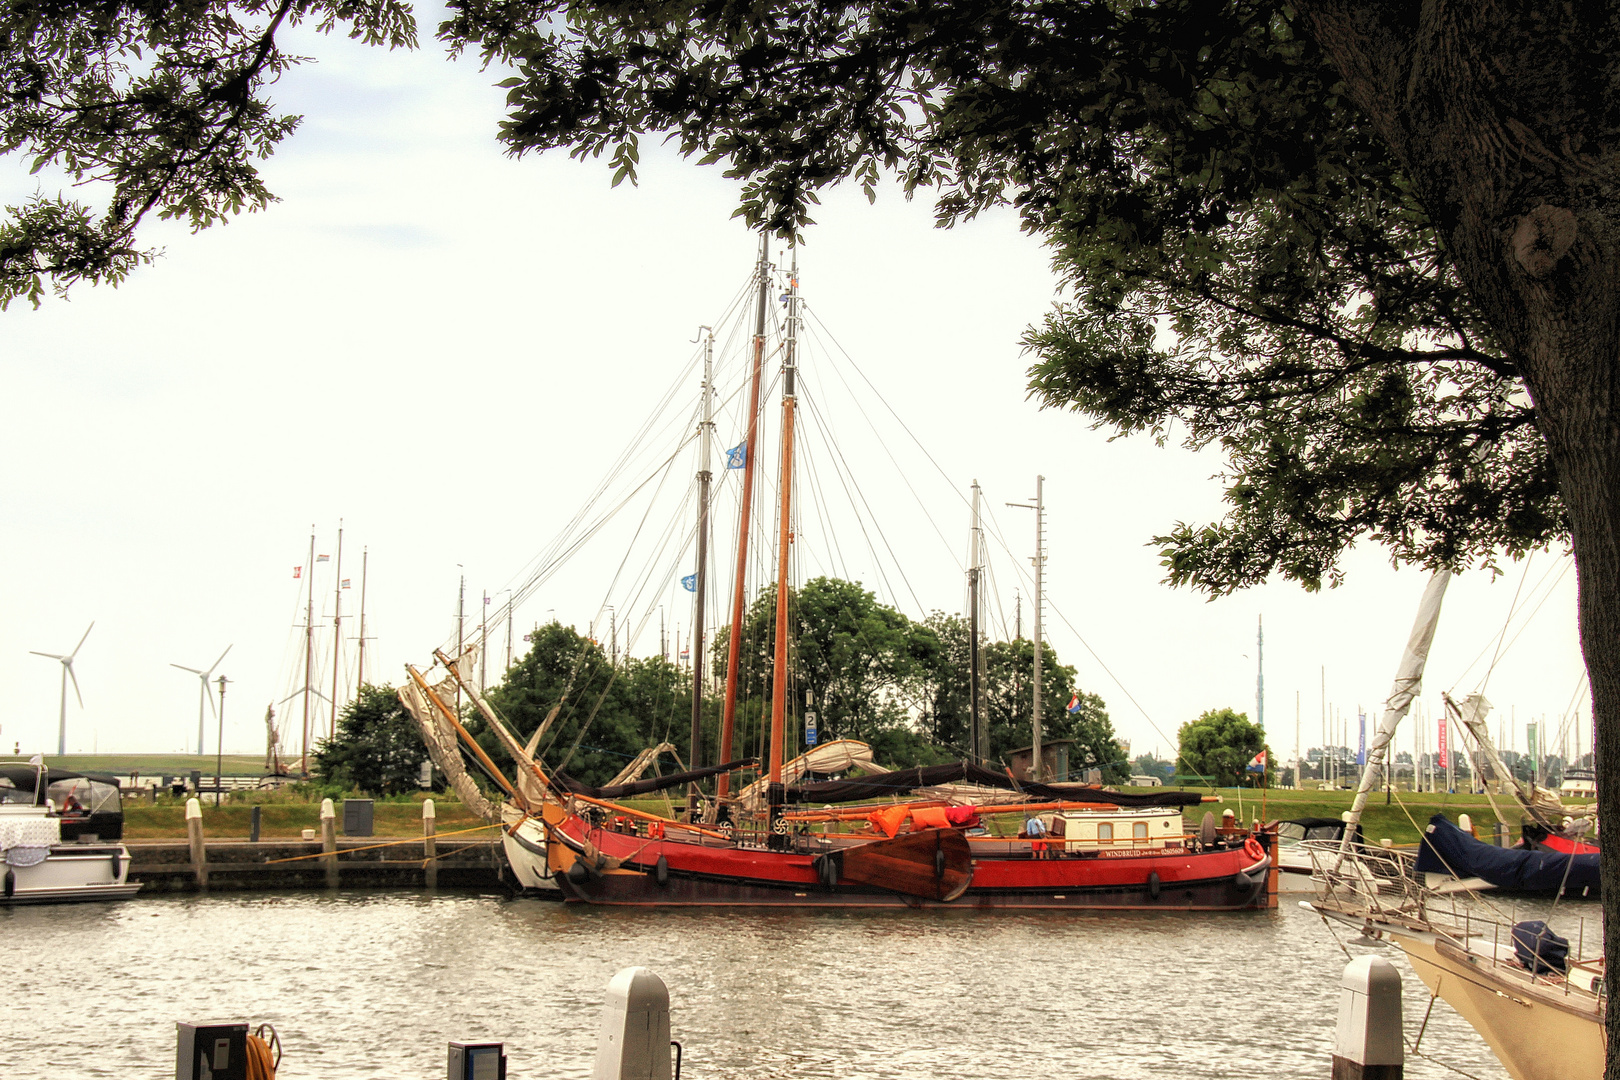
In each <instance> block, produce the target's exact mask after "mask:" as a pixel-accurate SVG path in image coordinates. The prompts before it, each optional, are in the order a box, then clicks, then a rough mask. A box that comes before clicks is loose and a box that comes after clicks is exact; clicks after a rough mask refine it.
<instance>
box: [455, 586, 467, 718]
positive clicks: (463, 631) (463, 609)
mask: <svg viewBox="0 0 1620 1080" xmlns="http://www.w3.org/2000/svg"><path fill="white" fill-rule="evenodd" d="M466 637H467V575H466V574H462V575H461V583H460V584H459V585H457V586H456V664H457V665H458V669H457V670H459V665H460V663H461V654H462V652H463V651H464V650H465V649H466V647H467V642H466ZM456 715H457V716H458V717H459V716H460V715H461V680H460V679H457V680H456Z"/></svg>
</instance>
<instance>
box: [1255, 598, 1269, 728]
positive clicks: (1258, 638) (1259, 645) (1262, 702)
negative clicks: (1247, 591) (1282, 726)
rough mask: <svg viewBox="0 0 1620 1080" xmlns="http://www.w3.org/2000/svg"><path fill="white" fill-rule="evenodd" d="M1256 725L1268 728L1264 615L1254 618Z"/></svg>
mask: <svg viewBox="0 0 1620 1080" xmlns="http://www.w3.org/2000/svg"><path fill="white" fill-rule="evenodd" d="M1254 655H1255V662H1254V723H1255V726H1256V727H1258V728H1260V730H1262V731H1264V730H1265V727H1266V623H1265V616H1264V615H1256V616H1255V617H1254Z"/></svg>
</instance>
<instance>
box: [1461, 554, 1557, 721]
mask: <svg viewBox="0 0 1620 1080" xmlns="http://www.w3.org/2000/svg"><path fill="white" fill-rule="evenodd" d="M1530 554H1531V555H1534V554H1535V553H1534V552H1531V553H1530ZM1562 562H1564V560H1560V561H1559V562H1557V563H1554V564H1553V565H1552V566H1549V567H1548V568H1547V570H1546V572H1545V573H1543V574H1542V575H1541V579H1540V580H1539V581H1537V582H1536V585H1535V588H1533V589H1531V590H1530V592H1531V595H1532V596H1533V595H1535V594H1536V593H1538V592H1540V591H1541V587H1542V586H1543V585H1544V584H1546V582H1547V577H1548V576H1549V575H1550V574H1552V572H1553V571H1554V570H1556V569H1558V568H1559V565H1560V563H1562ZM1529 576H1530V557H1529V556H1526V557H1525V568H1524V574H1523V575H1522V576H1521V577H1520V578H1519V588H1520V589H1522V588H1523V587H1524V582H1525V580H1526V579H1527V578H1528V577H1529ZM1559 577H1560V580H1562V577H1563V575H1562V574H1560V575H1559ZM1553 585H1554V587H1556V586H1557V582H1554V583H1553ZM1518 595H1519V594H1518V590H1515V591H1514V594H1513V596H1514V605H1512V606H1510V607H1509V608H1508V614H1507V619H1506V622H1507V623H1511V622H1512V621H1513V617H1514V616H1515V615H1516V614H1517V601H1518ZM1527 602H1528V601H1527ZM1502 632H1503V633H1504V634H1505V633H1506V632H1507V627H1506V625H1504V626H1503V628H1502ZM1491 644H1492V642H1491V640H1490V639H1487V640H1486V642H1485V645H1484V647H1482V648H1481V649H1480V650H1479V652H1478V654H1476V655H1475V657H1474V658H1473V659H1472V660H1470V661H1469V662H1468V666H1467V667H1465V668H1463V670H1462V674H1460V675H1458V676H1457V678H1456V680H1455V681H1454V682H1453V683H1452V684H1451V687H1450V688H1449V689H1448V690H1447V691H1446V692H1447V693H1452V692H1454V691H1456V689H1457V688H1458V687H1459V686H1461V685H1462V682H1463V680H1464V679H1466V678H1467V677H1468V673H1469V672H1471V671H1473V670H1474V667H1475V665H1476V664H1478V663H1479V662H1480V660H1482V659H1484V657H1485V654H1486V653H1487V652H1489V651H1490V649H1491ZM1492 663H1493V664H1494V663H1495V661H1494V660H1493V661H1492Z"/></svg>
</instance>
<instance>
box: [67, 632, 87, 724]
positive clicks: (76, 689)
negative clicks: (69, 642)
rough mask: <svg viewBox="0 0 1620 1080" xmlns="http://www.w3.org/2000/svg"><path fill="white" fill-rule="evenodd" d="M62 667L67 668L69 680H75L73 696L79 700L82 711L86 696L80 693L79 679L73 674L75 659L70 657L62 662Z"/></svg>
mask: <svg viewBox="0 0 1620 1080" xmlns="http://www.w3.org/2000/svg"><path fill="white" fill-rule="evenodd" d="M81 644H82V642H81ZM62 666H63V667H65V668H67V673H68V678H70V679H72V680H73V696H74V697H76V698H78V699H79V708H81V709H82V708H84V695H83V694H81V693H79V677H78V676H77V675H75V674H73V658H72V657H68V658H67V659H66V660H64V661H62Z"/></svg>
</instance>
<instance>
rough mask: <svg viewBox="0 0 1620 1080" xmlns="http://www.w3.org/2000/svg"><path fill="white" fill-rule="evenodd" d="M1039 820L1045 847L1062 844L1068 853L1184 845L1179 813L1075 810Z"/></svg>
mask: <svg viewBox="0 0 1620 1080" xmlns="http://www.w3.org/2000/svg"><path fill="white" fill-rule="evenodd" d="M1038 816H1039V818H1040V822H1041V824H1042V825H1044V826H1045V827H1046V839H1047V842H1048V847H1049V848H1053V849H1055V848H1057V846H1058V843H1059V842H1061V843H1062V845H1063V850H1065V851H1067V852H1070V853H1075V852H1084V851H1095V852H1098V853H1104V852H1109V851H1118V852H1121V853H1124V852H1128V851H1136V850H1142V849H1148V850H1157V849H1162V848H1167V847H1181V846H1182V844H1183V843H1184V840H1183V836H1182V825H1181V811H1180V810H1179V809H1173V808H1172V809H1164V808H1152V809H1142V810H1127V809H1123V808H1122V809H1119V810H1075V811H1068V812H1064V813H1051V814H1040V815H1038Z"/></svg>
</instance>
